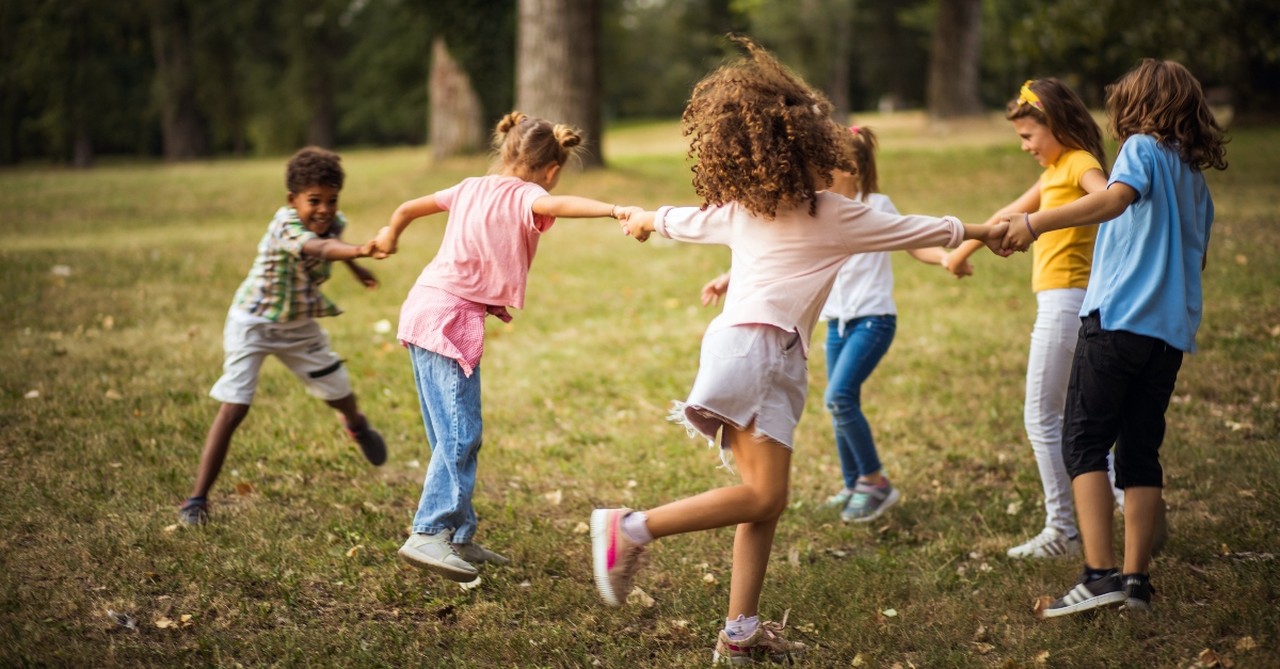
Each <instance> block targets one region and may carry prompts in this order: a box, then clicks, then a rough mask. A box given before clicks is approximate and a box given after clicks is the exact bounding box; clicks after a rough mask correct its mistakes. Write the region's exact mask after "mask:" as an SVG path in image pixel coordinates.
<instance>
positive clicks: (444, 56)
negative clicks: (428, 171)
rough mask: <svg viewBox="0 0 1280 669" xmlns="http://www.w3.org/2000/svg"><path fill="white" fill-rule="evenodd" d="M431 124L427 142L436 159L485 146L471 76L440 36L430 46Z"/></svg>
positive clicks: (477, 98)
mask: <svg viewBox="0 0 1280 669" xmlns="http://www.w3.org/2000/svg"><path fill="white" fill-rule="evenodd" d="M428 87H429V88H430V90H431V112H430V113H431V117H430V118H431V125H430V131H429V134H428V141H429V142H430V144H431V156H432V158H435V159H436V160H439V159H441V158H447V157H449V156H453V155H457V154H460V153H470V152H474V151H476V150H478V149H481V148H482V147H483V146H484V136H485V133H484V112H483V110H482V109H481V108H480V98H479V97H478V96H477V95H476V91H475V87H474V86H472V85H471V77H469V76H467V72H466V70H464V69H462V67H461V66H459V65H458V63H457V61H455V60H454V59H453V57H452V56H450V55H449V49H448V47H447V46H446V44H445V39H444V38H443V37H440V36H437V37H436V38H435V40H434V41H433V43H432V45H431V78H430V83H429V84H428Z"/></svg>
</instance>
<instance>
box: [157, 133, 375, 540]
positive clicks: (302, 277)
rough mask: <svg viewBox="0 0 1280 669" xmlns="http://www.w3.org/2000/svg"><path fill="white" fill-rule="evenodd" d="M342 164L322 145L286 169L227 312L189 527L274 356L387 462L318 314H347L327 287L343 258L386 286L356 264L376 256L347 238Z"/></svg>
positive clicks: (186, 516) (360, 275) (185, 513)
mask: <svg viewBox="0 0 1280 669" xmlns="http://www.w3.org/2000/svg"><path fill="white" fill-rule="evenodd" d="M341 160H342V159H341V158H340V157H339V156H338V154H336V153H333V152H332V151H326V150H324V149H320V148H316V147H307V148H305V149H302V150H300V151H298V152H297V153H295V154H294V155H293V157H292V158H290V159H289V164H288V166H287V168H286V170H285V187H286V188H287V189H288V191H289V192H288V195H287V196H286V198H285V199H286V201H287V202H288V206H285V207H280V209H279V210H278V211H276V215H275V218H273V219H272V220H271V223H270V224H269V225H268V226H267V233H266V234H265V235H263V237H262V241H260V242H258V256H257V258H255V259H254V262H253V268H252V269H250V270H249V275H248V277H246V278H245V280H244V282H243V283H241V284H240V289H239V290H237V291H236V296H235V300H234V301H233V303H232V305H231V309H230V311H228V312H227V324H226V328H225V329H224V330H223V340H224V341H223V348H224V349H225V350H226V359H225V361H224V362H223V374H222V378H220V379H218V382H217V383H216V384H214V386H213V389H212V390H210V391H209V395H210V396H212V397H213V398H214V399H216V400H218V401H220V402H222V408H221V409H219V410H218V416H217V417H216V418H215V419H214V421H213V425H212V426H211V427H210V428H209V434H208V436H207V437H205V442H204V453H203V454H202V455H201V456H200V469H199V470H198V471H197V473H196V483H195V487H194V488H192V490H191V496H190V497H188V498H187V501H186V502H184V503H183V504H182V507H181V508H180V509H179V510H178V520H179V521H180V522H182V523H184V524H187V525H202V524H204V523H205V522H207V521H208V518H209V501H208V495H209V489H210V488H211V487H213V482H214V481H215V480H217V478H218V473H219V472H220V471H221V470H222V462H223V461H224V460H225V459H226V457H227V450H228V449H229V448H230V446H231V436H232V435H233V434H235V431H236V428H238V427H239V426H240V423H241V422H242V421H243V420H244V418H245V416H247V415H249V405H250V404H252V402H253V396H254V392H255V390H256V389H257V386H258V372H259V370H260V369H262V363H263V362H264V361H265V360H266V358H267V356H270V355H274V356H276V358H278V359H279V360H280V362H282V363H284V364H285V366H286V367H288V368H289V369H290V370H292V371H293V373H294V374H297V375H298V378H299V379H302V382H303V383H305V384H306V385H307V392H309V393H310V394H312V395H314V396H316V397H319V398H320V399H322V400H324V401H325V403H326V404H328V405H329V406H331V407H333V408H335V409H337V410H338V412H339V419H340V420H341V421H342V425H343V427H344V428H345V429H346V431H347V434H348V435H350V437H351V438H352V439H353V440H355V442H356V443H357V444H359V446H360V450H361V452H362V453H364V456H365V458H367V459H368V460H369V462H371V463H373V464H374V465H381V464H382V463H383V462H384V461H386V459H387V446H386V444H385V443H384V442H383V440H382V436H381V435H379V434H378V432H377V431H376V430H374V429H373V428H372V427H370V426H369V421H368V420H367V419H366V418H365V417H364V414H362V413H360V410H359V408H358V407H357V406H356V396H355V393H353V392H351V382H350V380H349V379H348V378H347V370H346V368H345V367H344V366H343V364H342V359H341V358H339V357H338V354H337V353H334V352H333V349H331V348H329V336H328V335H327V334H326V333H325V331H324V329H323V328H321V327H320V324H319V323H317V322H316V320H315V319H317V318H321V317H324V316H337V315H338V314H340V313H342V311H341V310H340V309H338V307H337V306H335V305H334V304H333V303H332V302H330V301H329V299H328V298H326V297H325V296H324V295H322V294H321V293H320V284H322V283H324V282H325V281H326V280H328V278H329V272H330V265H331V264H332V262H333V261H334V260H342V261H345V262H346V264H347V267H348V268H349V269H350V270H351V273H352V274H354V275H355V277H356V279H357V280H359V281H360V282H361V283H363V284H364V285H365V286H367V287H369V288H375V287H377V285H378V281H377V279H375V278H374V276H373V274H371V273H370V272H369V271H368V270H366V269H364V268H363V267H361V266H359V265H357V264H356V263H355V261H354V259H355V258H365V257H368V256H369V255H370V254H371V252H372V244H366V245H364V246H352V245H350V244H347V243H345V242H343V241H342V231H343V229H345V228H346V227H347V219H346V217H345V216H343V215H342V212H340V211H338V192H339V191H341V190H342V183H343V181H344V179H345V174H344V173H343V171H342V163H341Z"/></svg>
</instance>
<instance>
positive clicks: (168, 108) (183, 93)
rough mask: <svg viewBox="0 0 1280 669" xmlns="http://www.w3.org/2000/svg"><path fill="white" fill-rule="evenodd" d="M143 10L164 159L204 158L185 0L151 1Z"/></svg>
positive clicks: (202, 132)
mask: <svg viewBox="0 0 1280 669" xmlns="http://www.w3.org/2000/svg"><path fill="white" fill-rule="evenodd" d="M147 11H148V16H149V18H150V20H151V48H152V52H153V53H154V55H155V63H156V79H155V95H156V103H157V106H158V107H159V108H160V131H161V135H162V136H163V138H164V157H165V159H166V160H191V159H193V158H196V157H199V156H202V155H205V153H206V150H207V146H208V144H207V141H206V135H205V130H206V128H205V120H204V117H203V114H202V113H201V110H200V107H199V106H198V105H197V104H196V72H195V62H194V61H195V54H194V52H193V49H192V38H191V30H192V26H191V24H192V21H191V6H190V3H189V2H188V1H187V0H172V1H171V0H152V1H151V2H148V3H147Z"/></svg>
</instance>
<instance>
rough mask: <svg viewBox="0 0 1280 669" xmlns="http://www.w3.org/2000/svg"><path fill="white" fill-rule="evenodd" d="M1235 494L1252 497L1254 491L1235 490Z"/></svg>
mask: <svg viewBox="0 0 1280 669" xmlns="http://www.w3.org/2000/svg"><path fill="white" fill-rule="evenodd" d="M1236 494H1237V495H1239V496H1241V497H1247V498H1249V499H1253V497H1254V495H1255V494H1256V493H1254V492H1253V491H1252V490H1237V491H1236Z"/></svg>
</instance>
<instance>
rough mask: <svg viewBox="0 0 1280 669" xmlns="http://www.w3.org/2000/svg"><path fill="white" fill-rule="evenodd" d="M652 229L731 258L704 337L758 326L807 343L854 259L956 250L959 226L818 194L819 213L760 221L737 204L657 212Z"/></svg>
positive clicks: (787, 213)
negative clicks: (719, 305) (723, 249)
mask: <svg viewBox="0 0 1280 669" xmlns="http://www.w3.org/2000/svg"><path fill="white" fill-rule="evenodd" d="M654 230H656V231H657V232H658V234H661V235H662V236H664V237H669V238H671V239H675V240H679V241H685V242H692V243H695V244H721V245H724V246H728V247H729V249H730V252H731V265H730V268H729V291H728V293H727V294H726V295H725V302H724V311H723V312H721V313H720V315H719V316H717V317H716V319H715V320H713V321H712V322H711V324H710V325H709V326H708V327H707V331H708V332H713V331H715V330H719V329H721V328H726V327H730V326H733V325H744V324H748V323H759V324H764V325H772V326H774V327H778V328H781V329H783V330H787V331H794V332H796V333H797V334H799V335H800V340H801V344H802V346H803V349H804V353H805V356H806V357H807V356H808V354H809V339H810V337H811V336H812V334H813V326H814V325H815V324H816V323H817V322H818V315H819V313H820V312H821V310H822V305H823V302H824V301H825V300H826V299H827V294H828V293H829V292H830V290H831V283H832V281H834V279H835V276H836V272H838V271H839V269H840V266H841V265H843V264H844V261H845V260H847V259H848V258H849V256H850V255H852V254H854V253H864V252H867V251H895V250H899V249H909V248H925V247H929V246H947V247H949V248H954V247H955V246H958V245H959V244H960V242H961V241H963V240H964V226H963V225H962V224H961V223H960V221H959V220H958V219H956V218H954V217H951V216H946V217H943V218H934V217H932V216H901V215H894V214H888V213H884V212H879V211H875V210H874V209H872V208H870V207H868V206H867V205H866V204H865V203H862V202H858V201H856V200H851V199H849V198H846V197H844V196H841V195H836V194H834V193H827V192H821V193H818V206H817V213H816V215H813V216H810V215H809V208H808V206H807V204H806V205H801V206H799V207H795V208H792V209H789V210H782V211H779V212H778V213H777V216H776V217H775V218H774V219H773V220H768V219H764V218H761V217H757V216H756V215H754V214H752V213H750V212H749V211H747V210H746V209H745V208H743V207H741V206H740V205H738V204H736V203H729V204H727V205H723V206H719V207H708V208H706V209H699V208H697V207H662V208H660V209H658V212H657V216H655V218H654Z"/></svg>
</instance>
